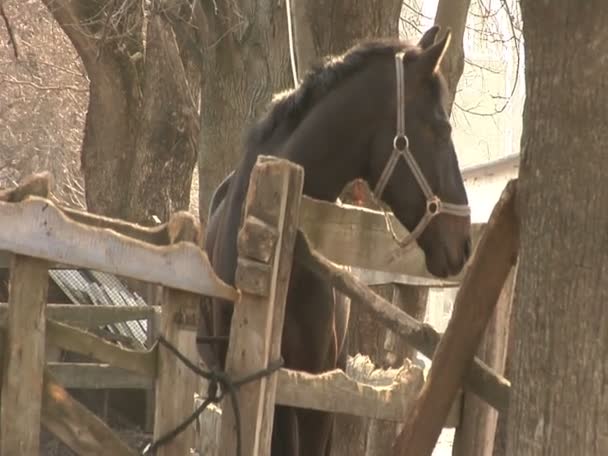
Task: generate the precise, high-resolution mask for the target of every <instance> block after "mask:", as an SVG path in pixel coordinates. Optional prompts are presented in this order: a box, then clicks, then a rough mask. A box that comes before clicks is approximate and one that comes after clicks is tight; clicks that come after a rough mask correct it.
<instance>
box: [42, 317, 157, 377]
mask: <svg viewBox="0 0 608 456" xmlns="http://www.w3.org/2000/svg"><path fill="white" fill-rule="evenodd" d="M47 340H48V342H50V343H52V344H53V345H56V346H58V347H60V348H62V349H64V350H69V351H73V352H76V353H80V354H82V355H85V356H90V357H93V358H95V359H97V360H99V361H103V362H105V363H110V364H111V365H112V366H113V367H118V368H122V369H125V370H128V371H130V372H135V373H137V374H141V375H145V376H146V377H149V378H151V379H153V378H154V377H155V376H156V349H155V348H153V349H152V350H147V351H140V350H131V349H128V348H122V347H119V346H118V345H116V344H113V343H111V342H108V341H106V340H103V339H102V338H101V337H98V336H95V335H93V334H91V333H88V332H86V331H82V330H80V329H77V328H73V327H71V326H68V325H64V324H62V323H58V322H56V321H52V320H49V321H48V322H47Z"/></svg>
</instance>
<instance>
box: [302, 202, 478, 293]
mask: <svg viewBox="0 0 608 456" xmlns="http://www.w3.org/2000/svg"><path fill="white" fill-rule="evenodd" d="M391 219H392V222H393V227H394V228H395V232H396V233H397V235H398V236H400V237H402V236H405V235H406V234H407V230H406V229H405V228H404V227H403V225H401V224H400V223H399V222H398V221H397V219H396V218H395V217H394V216H393V215H392V214H391ZM483 226H484V225H483V224H473V226H472V229H471V235H472V241H473V246H474V247H475V246H476V245H477V242H478V240H479V236H480V234H481V231H482V229H483ZM299 227H300V229H301V230H302V231H303V232H304V233H305V234H306V236H307V237H308V238H309V239H310V242H311V244H312V245H313V247H314V248H315V249H316V250H318V251H319V253H321V254H322V255H323V256H325V257H327V258H328V259H329V260H331V261H333V262H334V263H338V264H343V265H349V266H352V267H356V268H362V269H369V270H374V271H383V272H389V273H395V274H398V275H411V276H416V277H424V278H427V279H430V280H435V281H436V282H437V285H436V286H445V285H446V284H449V282H450V281H451V282H455V281H456V282H459V281H460V280H461V279H462V276H463V273H461V274H459V275H458V276H455V277H451V278H450V279H451V280H439V279H437V278H436V277H434V276H433V275H432V274H430V273H429V272H428V270H427V268H426V264H425V260H424V253H423V251H422V250H421V249H420V248H419V247H418V246H417V245H416V244H411V245H410V246H409V247H407V248H405V249H402V248H400V247H398V246H397V244H395V241H394V240H393V239H392V237H391V235H390V233H389V232H388V231H387V229H386V222H385V220H384V215H383V214H382V213H381V212H379V211H374V210H371V209H367V208H364V207H360V206H350V205H346V204H345V205H342V206H338V205H336V204H332V203H328V202H325V201H319V200H315V199H313V198H310V197H307V196H303V197H302V208H301V214H300V222H299Z"/></svg>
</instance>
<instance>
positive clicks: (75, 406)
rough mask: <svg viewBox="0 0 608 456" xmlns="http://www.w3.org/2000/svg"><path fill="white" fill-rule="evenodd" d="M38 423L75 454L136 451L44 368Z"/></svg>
mask: <svg viewBox="0 0 608 456" xmlns="http://www.w3.org/2000/svg"><path fill="white" fill-rule="evenodd" d="M42 424H43V425H44V427H45V428H47V429H48V430H49V431H51V432H52V433H53V434H55V435H56V436H57V437H58V438H59V439H60V440H61V441H62V442H63V443H65V444H66V445H67V446H68V447H69V448H70V449H71V450H72V451H74V452H75V453H76V454H80V455H85V454H86V455H91V456H102V455H108V454H111V455H112V456H135V455H137V452H136V451H134V450H132V449H131V448H129V447H128V446H127V445H126V444H125V443H123V442H122V441H121V440H120V439H119V438H118V437H117V436H116V434H115V433H114V432H112V430H111V429H110V428H109V427H108V426H107V425H106V424H105V423H104V422H103V421H102V420H101V419H100V418H99V417H97V416H96V415H95V414H94V413H92V412H90V411H89V410H88V409H87V408H86V407H85V406H83V405H82V404H80V403H79V402H78V401H76V400H75V399H74V398H72V396H70V394H69V393H68V392H67V391H66V390H65V389H64V388H63V386H61V385H60V384H59V383H58V382H57V380H56V379H55V378H54V377H53V375H52V374H51V373H50V372H49V371H48V369H47V370H46V372H45V374H44V400H43V403H42ZM3 454H5V453H3ZM19 454H38V453H19Z"/></svg>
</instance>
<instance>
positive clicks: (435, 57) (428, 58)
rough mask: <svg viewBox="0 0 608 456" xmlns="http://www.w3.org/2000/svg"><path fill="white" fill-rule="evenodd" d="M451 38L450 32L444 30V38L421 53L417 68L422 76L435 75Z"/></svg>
mask: <svg viewBox="0 0 608 456" xmlns="http://www.w3.org/2000/svg"><path fill="white" fill-rule="evenodd" d="M451 37H452V31H451V30H450V29H449V28H448V29H447V30H446V33H445V36H444V37H443V39H442V40H441V41H439V42H438V43H435V44H433V45H432V46H430V47H428V48H426V49H424V51H422V53H421V54H420V57H419V60H418V62H419V63H418V66H419V68H420V71H421V72H422V74H424V75H430V74H433V73H436V72H437V71H438V70H439V65H441V60H442V59H443V56H444V55H445V53H446V51H447V49H448V46H449V45H450V39H451ZM423 38H424V37H423Z"/></svg>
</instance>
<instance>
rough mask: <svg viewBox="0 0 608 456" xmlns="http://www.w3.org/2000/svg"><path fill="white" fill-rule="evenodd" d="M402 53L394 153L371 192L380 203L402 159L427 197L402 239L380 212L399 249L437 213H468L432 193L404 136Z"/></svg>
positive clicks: (401, 55) (398, 60)
mask: <svg viewBox="0 0 608 456" xmlns="http://www.w3.org/2000/svg"><path fill="white" fill-rule="evenodd" d="M404 57H405V53H404V52H399V53H397V55H395V68H396V71H397V132H396V134H395V138H394V139H393V152H392V154H391V156H390V158H389V159H388V162H386V165H385V167H384V170H383V171H382V174H381V175H380V178H379V179H378V183H377V184H376V188H375V189H374V192H373V193H374V197H375V198H376V199H377V200H378V201H379V200H381V197H382V193H383V192H384V189H385V188H386V184H388V181H389V179H390V178H391V176H392V174H393V171H394V170H395V166H396V165H397V161H398V160H399V158H400V157H401V158H403V159H404V160H405V162H406V163H407V165H408V166H409V168H410V170H411V171H412V174H413V175H414V177H415V178H416V182H418V186H419V187H420V189H421V190H422V193H424V197H425V198H426V209H425V212H424V215H423V216H422V219H420V222H418V225H417V226H416V228H414V230H413V231H412V232H411V233H410V234H408V235H407V236H405V237H404V238H403V239H398V237H397V235H396V233H395V231H394V230H393V226H392V222H391V220H390V217H389V216H388V213H387V212H386V211H385V210H384V209H383V212H384V218H385V221H386V224H387V228H388V230H389V231H390V233H391V235H392V236H393V239H394V240H395V241H396V242H397V244H399V246H400V247H405V246H406V245H408V244H409V243H411V242H412V241H414V240H415V239H417V238H418V236H420V235H421V234H422V232H423V231H424V229H425V228H426V227H427V225H428V224H429V223H430V222H431V220H432V219H433V218H434V217H435V216H436V215H438V214H441V213H444V214H450V215H455V216H458V217H468V216H469V215H470V214H471V209H470V208H469V206H468V205H466V204H453V203H445V202H443V201H441V199H440V198H439V197H438V196H437V195H435V194H434V193H433V190H432V189H431V186H430V185H429V183H428V181H427V180H426V178H425V177H424V174H423V173H422V170H421V169H420V167H419V166H418V163H416V159H415V158H414V156H413V155H412V152H411V151H410V142H409V140H408V138H407V135H406V134H405V79H404V77H403V68H404V61H403V59H404Z"/></svg>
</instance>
